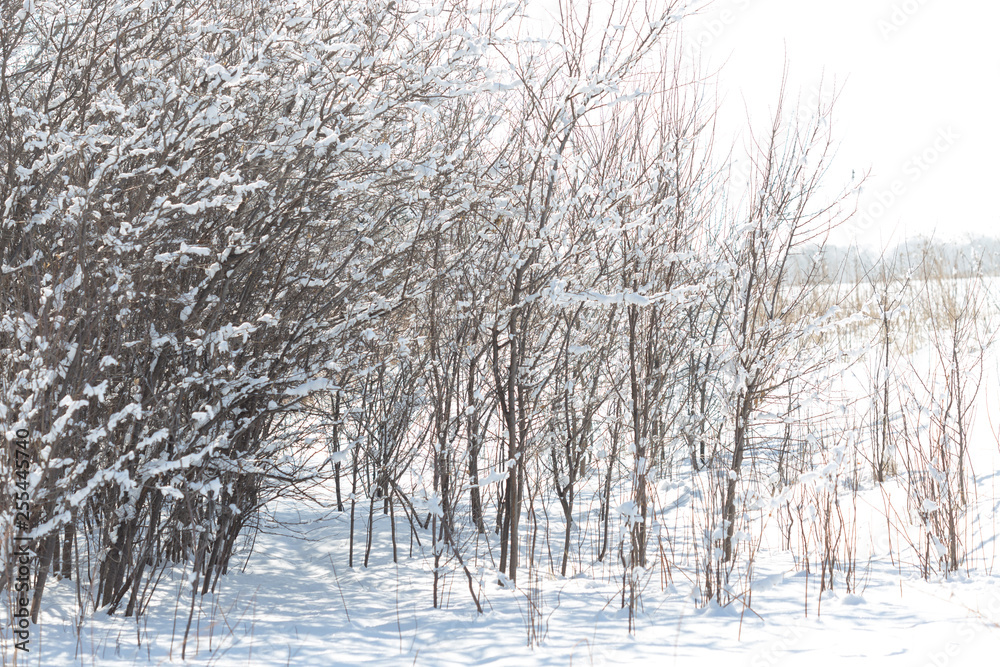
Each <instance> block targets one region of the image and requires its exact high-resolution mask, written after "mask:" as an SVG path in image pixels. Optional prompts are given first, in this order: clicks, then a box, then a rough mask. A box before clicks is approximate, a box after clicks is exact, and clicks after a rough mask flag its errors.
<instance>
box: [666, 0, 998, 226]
mask: <svg viewBox="0 0 1000 667" xmlns="http://www.w3.org/2000/svg"><path fill="white" fill-rule="evenodd" d="M998 29H1000V2H998V1H997V0H717V1H716V2H715V3H713V4H711V5H709V7H708V8H707V9H706V10H705V11H704V12H702V14H701V15H700V16H698V17H695V18H694V19H691V20H689V22H688V24H687V26H686V28H685V33H686V37H687V39H688V41H689V42H690V43H694V44H698V45H700V47H701V51H702V54H703V60H704V63H705V64H706V65H708V66H709V68H711V69H716V68H717V69H718V70H719V84H720V86H719V90H720V95H722V96H724V107H723V113H724V118H727V119H729V120H730V122H734V123H735V122H738V121H739V120H740V119H743V118H745V115H746V109H747V108H749V109H750V110H751V113H753V114H754V115H755V116H756V117H757V120H758V121H766V120H767V114H768V107H769V106H773V103H774V99H775V97H776V94H777V90H778V87H779V83H780V78H781V72H782V65H783V62H784V60H785V58H786V54H787V60H788V63H789V67H790V92H791V93H793V94H799V93H801V95H802V98H803V99H805V100H809V99H810V98H811V97H812V98H814V97H815V92H814V91H815V89H816V86H817V85H818V83H819V81H820V79H821V77H822V78H823V80H824V81H825V83H826V84H832V83H833V81H834V80H836V83H837V86H838V88H841V89H842V92H841V95H840V98H839V100H838V102H837V105H836V107H835V109H834V131H835V135H836V136H837V137H838V138H839V139H840V142H841V143H840V149H839V151H838V156H837V159H836V161H835V163H834V164H833V168H832V171H831V175H830V179H831V180H834V181H840V182H844V183H846V182H847V181H848V180H849V179H850V177H851V172H852V171H854V172H855V173H856V174H861V173H863V172H865V171H867V170H869V169H870V170H871V176H870V178H869V180H868V181H867V182H866V185H865V188H864V191H863V194H862V198H861V200H860V214H859V216H858V220H857V221H856V222H855V224H854V225H853V226H852V228H850V229H847V230H843V232H844V233H843V234H841V235H840V238H846V237H857V238H858V240H859V241H861V242H864V243H871V244H877V245H881V244H884V243H887V242H889V241H890V239H892V240H898V239H899V237H900V235H901V234H910V235H912V234H916V233H924V234H929V233H931V232H932V231H934V230H936V234H937V236H939V237H954V236H959V235H963V234H969V233H988V234H991V235H1000V197H998V196H997V192H998V190H1000V187H998V186H1000V161H998V153H1000V130H998V127H1000V108H998V107H1000V37H998Z"/></svg>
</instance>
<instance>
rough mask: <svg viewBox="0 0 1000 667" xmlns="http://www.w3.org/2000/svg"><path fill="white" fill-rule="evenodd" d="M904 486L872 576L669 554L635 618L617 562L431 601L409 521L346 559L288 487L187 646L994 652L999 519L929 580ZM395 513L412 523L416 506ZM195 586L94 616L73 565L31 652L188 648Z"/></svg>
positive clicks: (880, 533) (261, 661)
mask: <svg viewBox="0 0 1000 667" xmlns="http://www.w3.org/2000/svg"><path fill="white" fill-rule="evenodd" d="M996 483H997V476H996V474H989V475H983V476H981V477H980V482H979V487H978V491H979V498H980V500H979V503H978V508H979V510H980V511H981V512H982V515H981V517H980V518H981V521H980V523H979V524H978V525H979V527H980V528H983V527H986V528H990V527H993V526H995V523H994V522H993V520H992V517H993V513H994V510H995V509H996V501H995V500H994V498H996V497H997V495H996V493H995V490H994V485H995V484H996ZM892 488H893V484H887V485H886V490H885V492H883V490H881V489H869V490H868V491H865V492H863V493H862V494H860V495H859V502H858V508H859V509H858V511H859V515H860V513H862V512H867V513H868V517H867V518H866V519H865V520H862V521H859V526H860V528H859V533H862V532H868V535H867V536H863V537H861V538H860V539H859V542H865V541H866V539H867V542H868V543H869V544H871V545H873V549H874V550H875V551H876V553H875V554H874V555H872V557H871V559H870V560H868V559H867V558H865V559H862V560H861V561H860V562H859V563H858V569H859V573H858V582H859V584H858V593H857V594H846V593H844V592H843V590H842V589H841V588H840V586H839V585H837V586H836V587H835V589H834V591H832V592H831V591H827V592H825V593H824V594H823V596H822V598H821V599H817V595H818V593H819V584H818V577H817V575H816V568H815V565H814V568H813V572H812V574H811V575H809V574H807V573H806V571H805V570H804V568H802V567H801V566H800V565H798V564H796V562H795V560H794V559H793V557H792V555H791V554H790V552H787V551H782V550H779V549H776V548H773V547H768V546H762V547H761V550H760V552H759V553H758V554H757V557H756V560H755V566H754V570H753V574H752V581H753V584H752V587H751V597H750V599H749V600H747V601H748V602H749V607H745V606H744V605H743V604H741V603H739V602H736V603H733V604H730V605H728V606H727V607H719V606H717V605H715V604H714V603H713V604H709V605H708V607H705V608H698V606H697V605H696V604H695V602H694V598H695V597H696V596H697V591H696V589H694V585H693V583H692V582H690V581H688V580H687V579H686V577H687V576H688V575H687V573H685V572H684V571H683V570H682V569H680V568H673V569H672V571H671V575H672V581H671V582H670V583H668V584H667V585H666V587H663V586H662V585H661V575H662V573H660V572H656V573H652V572H651V573H650V574H649V575H648V576H647V578H646V579H645V580H644V583H645V588H644V590H643V591H642V595H641V605H642V609H641V611H640V613H639V614H638V617H637V621H636V629H635V631H634V633H632V634H630V633H629V630H628V625H629V622H628V612H627V610H625V609H622V605H621V582H620V579H619V578H617V577H614V578H612V572H613V571H612V569H611V568H608V572H604V571H603V569H602V568H591V569H589V570H588V571H587V572H584V573H583V574H581V575H577V576H573V577H567V578H560V577H557V576H552V575H545V576H544V578H543V579H542V580H540V581H536V580H535V578H534V576H532V577H530V578H529V577H527V576H525V578H526V579H529V580H528V581H524V582H519V586H518V588H517V589H515V590H510V589H503V588H500V587H499V586H497V585H496V584H495V583H494V581H493V577H494V576H495V575H493V576H490V573H487V572H482V571H481V572H479V578H480V581H479V582H478V584H479V586H481V589H480V590H479V592H480V594H481V600H482V603H483V606H484V607H485V613H484V614H483V615H477V614H476V611H475V607H474V604H473V602H472V601H471V597H470V595H469V593H468V588H467V581H466V580H465V579H464V577H460V576H458V575H457V574H456V575H453V576H452V577H451V578H450V580H449V581H450V585H449V587H448V590H447V594H446V599H445V601H444V605H443V606H444V608H442V609H434V608H432V606H431V573H430V571H429V566H428V565H427V564H426V563H427V562H428V561H426V560H425V559H423V558H407V557H405V556H407V552H408V550H409V542H408V540H406V539H405V538H403V539H402V540H401V543H400V545H399V546H400V551H401V554H400V556H401V558H400V562H399V564H398V565H397V564H394V563H392V558H391V546H390V544H389V542H388V528H387V521H388V519H387V518H385V519H381V525H380V526H379V529H378V531H377V539H376V542H375V544H373V548H372V560H371V562H370V564H369V567H368V568H364V567H361V566H358V565H356V567H355V568H353V569H349V568H348V567H347V565H346V562H347V541H346V539H344V536H345V535H346V533H347V530H346V529H347V523H346V522H347V514H346V513H344V514H340V513H336V512H329V511H325V510H323V509H321V508H317V507H315V506H313V507H309V506H306V505H302V504H297V503H292V502H283V503H279V504H277V505H276V506H274V507H273V508H272V517H271V520H270V521H269V522H268V525H267V526H266V527H265V529H264V531H263V532H262V534H260V535H259V536H258V538H257V543H256V546H255V549H254V552H253V555H252V556H251V557H250V559H249V561H248V562H247V564H246V568H245V570H243V571H241V568H236V571H233V572H232V573H231V574H229V575H228V576H226V577H224V578H223V580H222V585H221V589H220V590H219V591H218V592H217V594H215V595H209V596H206V597H205V598H199V599H197V600H196V602H195V607H194V613H193V616H192V618H193V620H192V625H191V629H190V633H189V636H188V639H187V645H186V648H184V650H183V655H184V658H185V659H186V660H187V661H188V662H190V663H191V664H199V665H219V666H220V667H221V666H229V665H232V666H235V665H323V666H327V665H364V664H380V665H386V664H392V665H397V664H398V665H429V666H436V665H472V664H474V665H552V666H556V665H570V664H573V665H590V664H595V665H601V664H604V665H616V664H656V665H661V664H681V665H683V664H709V665H711V664H726V665H732V664H737V665H743V664H748V665H755V666H777V665H803V664H808V665H817V664H819V665H826V664H831V665H834V664H843V661H844V660H847V659H858V658H864V659H865V660H866V661H870V662H871V663H872V664H880V665H881V664H885V665H928V666H931V665H933V666H936V667H943V666H944V665H968V664H992V663H991V660H992V659H994V658H995V656H996V655H1000V569H995V568H994V567H993V565H994V562H995V560H996V545H995V542H994V539H993V535H995V532H994V533H993V535H988V536H987V535H977V538H985V539H980V540H979V541H980V542H981V543H982V546H981V547H980V549H979V550H978V552H977V553H976V554H975V556H974V557H972V558H971V560H972V561H973V562H974V564H975V565H976V570H975V571H973V572H971V573H970V574H966V573H964V572H963V573H959V574H958V575H952V576H951V577H950V578H949V579H948V580H932V581H930V582H928V581H924V580H923V579H921V578H920V577H919V574H918V571H917V568H916V567H915V565H914V563H912V562H906V561H905V557H904V558H903V559H900V558H899V556H898V553H896V554H895V555H894V556H893V557H890V556H889V555H888V553H882V554H879V553H877V552H878V551H879V549H880V548H881V547H884V545H885V537H886V535H889V538H890V539H891V540H896V541H901V540H903V539H904V538H903V536H902V535H901V533H900V532H899V531H897V530H895V528H893V529H891V530H890V529H887V528H886V526H888V525H890V523H888V522H886V520H885V518H884V514H885V512H884V508H885V507H886V505H885V503H886V502H890V503H891V502H895V501H894V500H893V495H894V494H893V493H892V492H891V490H892ZM896 491H897V492H898V491H899V489H898V488H897V489H896ZM895 495H897V496H898V495H899V494H898V493H896V494H895ZM887 499H888V500H887ZM866 507H867V508H868V509H867V510H866ZM676 511H678V512H682V511H683V509H682V508H678V509H677V510H676ZM879 516H881V519H879ZM397 521H399V525H398V529H399V531H400V535H404V536H405V535H406V532H405V531H406V525H405V522H404V521H403V520H401V519H399V518H398V517H397ZM869 521H870V522H871V523H869ZM556 541H558V538H556ZM894 548H895V549H898V548H899V546H898V544H896V545H894ZM414 549H415V550H417V551H419V547H417V546H416V545H414ZM862 551H864V550H862ZM902 551H904V552H905V549H902ZM901 560H902V561H903V562H900V561H901ZM240 565H242V563H241V564H240ZM186 588H187V586H185V579H184V577H183V576H182V575H181V574H180V573H171V572H167V573H165V575H164V578H163V580H162V582H161V583H160V589H159V591H158V593H157V594H156V597H157V601H158V602H159V604H155V603H154V605H153V606H152V607H151V610H150V612H149V614H148V616H146V617H145V618H143V619H142V620H141V621H140V622H139V623H138V624H137V623H136V621H135V620H133V619H125V618H121V617H113V618H112V617H108V616H106V615H105V614H104V613H102V612H98V613H95V614H88V615H87V617H86V618H84V619H82V621H81V620H80V619H79V618H78V617H76V616H75V614H74V611H73V610H74V608H75V587H73V586H72V585H71V584H70V583H69V582H68V581H62V582H59V583H58V584H56V585H55V586H54V587H53V590H52V591H51V594H49V595H47V596H46V605H45V609H44V611H43V613H42V617H41V624H40V625H39V626H38V627H37V628H36V629H35V632H34V636H33V639H32V649H33V650H32V652H31V653H30V658H29V660H27V661H25V660H24V655H23V654H21V655H19V656H18V662H17V664H37V665H46V666H48V665H70V664H86V665H91V664H93V665H132V664H134V665H145V664H154V665H155V664H163V663H167V662H181V660H182V645H183V644H184V641H183V639H184V634H185V625H186V622H187V618H188V614H189V612H190V606H189V605H190V600H191V598H190V596H189V595H188V594H187V593H186ZM178 593H180V595H179V596H178ZM532 609H533V610H535V611H534V612H532V611H530V610H532ZM4 643H5V645H6V646H5V654H6V659H5V663H4V664H13V662H12V660H11V658H12V656H13V651H11V650H10V645H9V643H10V639H9V637H6V636H5V637H4Z"/></svg>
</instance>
